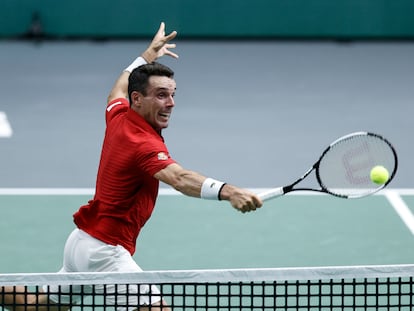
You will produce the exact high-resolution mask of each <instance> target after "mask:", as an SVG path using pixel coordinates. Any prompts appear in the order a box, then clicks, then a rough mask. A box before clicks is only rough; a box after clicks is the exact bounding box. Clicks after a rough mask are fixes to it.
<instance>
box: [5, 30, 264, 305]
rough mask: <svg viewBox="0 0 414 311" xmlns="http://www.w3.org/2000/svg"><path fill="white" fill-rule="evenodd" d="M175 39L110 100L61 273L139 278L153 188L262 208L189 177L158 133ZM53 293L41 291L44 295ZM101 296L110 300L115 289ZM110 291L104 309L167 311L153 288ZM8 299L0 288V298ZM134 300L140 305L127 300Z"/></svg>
mask: <svg viewBox="0 0 414 311" xmlns="http://www.w3.org/2000/svg"><path fill="white" fill-rule="evenodd" d="M176 35H177V33H176V32H175V31H173V32H171V33H170V34H168V35H166V34H165V25H164V23H161V25H160V28H159V30H158V32H157V33H156V34H155V36H154V38H153V40H152V42H151V43H150V45H149V46H148V48H147V49H146V50H145V51H144V52H143V54H142V55H141V56H140V57H138V58H136V59H135V60H134V61H133V62H132V63H131V64H130V65H129V66H128V67H127V68H126V69H125V70H124V71H123V72H122V73H121V75H120V76H119V78H118V79H117V80H116V82H115V84H114V86H113V88H112V90H111V92H110V94H109V97H108V101H107V106H106V132H105V138H104V143H103V147H102V153H101V159H100V164H99V169H98V174H97V181H96V189H95V190H96V191H95V196H94V198H93V200H91V201H89V202H88V204H87V205H84V206H82V207H80V209H79V210H78V211H77V212H76V213H75V214H74V222H75V224H76V227H77V228H76V229H75V230H74V231H73V232H72V233H71V234H70V236H69V237H68V240H67V242H66V245H65V250H64V260H63V267H62V268H61V270H60V272H65V273H67V272H100V271H108V272H140V271H142V270H141V268H140V267H139V266H138V265H137V263H136V262H135V261H134V260H133V258H132V255H133V254H134V252H135V246H136V245H135V244H136V240H137V237H138V235H139V233H140V230H141V229H142V227H143V226H144V224H145V223H146V221H147V220H148V219H149V218H150V216H151V213H152V211H153V209H154V206H155V202H156V198H157V194H158V187H159V181H162V182H164V183H166V184H168V185H170V186H172V187H173V188H175V189H176V190H178V191H180V192H182V193H183V194H185V195H188V196H192V197H199V198H202V199H211V200H227V201H229V202H230V203H231V205H232V206H233V207H234V208H235V209H237V210H238V211H241V212H249V211H253V210H255V209H256V208H259V207H261V205H262V201H261V200H260V199H259V198H258V197H257V196H256V195H255V194H254V193H252V192H250V191H248V190H245V189H241V188H238V187H235V186H233V185H229V184H226V183H224V182H222V181H219V180H215V179H213V178H208V177H205V176H203V175H201V174H199V173H196V172H194V171H191V170H187V169H185V168H183V167H181V166H180V165H179V164H178V163H177V162H176V161H175V160H174V159H172V158H171V156H170V154H169V152H168V149H167V147H166V145H165V143H164V140H163V137H162V136H161V132H162V130H163V129H165V128H167V127H168V124H169V120H170V117H171V113H172V111H173V108H174V106H175V101H174V95H175V91H176V82H175V80H174V72H173V71H172V70H171V69H170V68H169V67H167V66H165V65H162V64H160V63H157V62H155V60H157V59H158V58H159V57H161V56H164V55H167V56H171V57H173V58H178V55H177V54H175V53H173V52H172V51H171V49H173V48H175V44H173V43H170V41H171V40H172V39H174V38H175V37H176ZM18 290H19V291H23V289H22V288H19V289H18ZM56 290H57V288H53V287H51V288H49V287H44V291H45V292H49V293H51V292H53V291H56ZM67 290H68V289H67ZM72 290H73V288H72ZM95 290H96V288H95ZM100 290H101V291H102V292H103V291H104V290H106V292H113V291H114V290H115V287H114V288H110V286H106V288H105V289H104V288H101V289H100ZM116 290H117V293H119V295H118V296H117V295H111V296H108V297H107V301H106V303H107V304H109V305H115V300H116V305H117V307H118V309H120V310H125V309H129V310H134V309H140V310H146V309H147V308H148V307H149V306H151V310H161V309H162V310H168V307H167V306H166V304H165V302H164V301H163V299H162V298H161V295H160V292H159V289H158V288H156V287H155V286H148V285H146V286H142V285H141V286H140V287H139V288H138V286H132V285H129V286H128V288H126V287H123V288H122V287H119V286H118V287H117V289H116ZM11 291H12V289H11V288H7V287H6V288H3V293H9V292H11ZM63 291H65V289H63ZM127 291H128V295H129V296H128V295H125V293H126V292H127ZM138 292H139V293H140V295H139V297H138V296H137V295H135V296H134V295H133V294H134V293H138ZM68 293H69V290H68ZM26 296H27V295H26V294H22V295H18V296H16V297H15V298H12V297H11V296H9V295H5V296H4V298H3V299H4V301H3V302H2V304H3V305H6V306H7V305H10V304H11V303H12V300H10V299H16V300H17V301H18V302H23V299H27V301H28V302H29V303H33V304H34V303H35V301H36V299H39V297H31V296H30V297H29V298H27V297H26ZM48 296H49V298H48V299H47V298H46V295H42V296H41V297H40V298H41V300H40V301H44V300H49V299H50V300H51V301H52V302H54V303H57V302H59V304H60V305H61V304H64V305H65V304H67V305H68V307H69V305H71V304H76V303H77V302H79V300H80V299H81V297H80V296H76V295H65V294H64V292H63V293H62V292H61V293H60V294H58V295H55V294H52V295H48ZM0 297H1V295H0ZM0 299H1V298H0ZM127 305H128V306H127ZM37 307H39V303H38V306H37ZM17 309H18V308H17ZM26 310H27V307H26ZM60 310H62V306H60Z"/></svg>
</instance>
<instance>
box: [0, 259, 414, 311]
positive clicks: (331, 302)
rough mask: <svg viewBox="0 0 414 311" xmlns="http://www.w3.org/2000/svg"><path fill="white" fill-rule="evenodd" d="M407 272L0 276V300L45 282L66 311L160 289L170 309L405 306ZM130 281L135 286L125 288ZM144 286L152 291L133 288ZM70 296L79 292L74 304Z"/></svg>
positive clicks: (113, 305) (119, 304) (105, 305)
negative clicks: (17, 288) (8, 288)
mask: <svg viewBox="0 0 414 311" xmlns="http://www.w3.org/2000/svg"><path fill="white" fill-rule="evenodd" d="M413 277H414V265H382V266H373V265H372V266H347V267H315V268H309V267H306V268H276V269H230V270H177V271H148V272H141V273H115V272H111V273H70V274H55V273H46V274H2V275H0V286H2V288H3V293H2V294H0V301H4V299H5V294H4V286H12V288H14V286H17V285H24V286H25V288H26V289H27V293H26V292H25V293H23V294H24V295H26V294H28V293H29V292H30V293H38V292H39V291H40V289H41V288H42V285H45V284H46V285H50V286H51V287H50V288H49V292H47V294H46V295H48V297H49V296H50V295H57V296H56V297H58V298H57V304H59V305H66V304H68V305H70V306H71V307H72V310H103V309H105V310H115V309H119V310H127V309H128V310H133V309H135V308H136V307H137V305H136V302H135V301H134V300H129V298H128V299H124V298H125V295H128V296H129V297H136V298H137V299H138V300H140V299H141V297H140V296H141V295H142V296H145V295H146V296H148V295H149V296H151V295H153V296H154V297H155V298H157V297H159V295H161V296H162V297H163V299H164V301H165V302H166V303H167V304H168V306H169V307H170V309H171V310H412V309H413V306H414V303H413V300H414V297H413V296H414V283H413ZM137 284H139V285H142V287H141V286H138V290H130V289H131V288H135V287H134V286H135V285H137ZM149 284H154V285H156V286H157V288H158V290H159V292H158V291H156V290H152V289H149V293H141V292H140V291H141V289H142V288H144V287H146V288H147V289H148V288H151V286H148V285H149ZM53 286H55V288H56V290H55V291H53V292H52V290H51V288H52V287H53ZM13 295H14V296H16V297H17V296H18V295H22V293H14V294H12V296H13ZM62 297H63V298H62ZM65 297H66V298H65ZM68 297H69V298H68ZM67 298H68V299H69V300H68V301H69V302H68V301H67V300H65V299H67ZM75 298H81V299H80V301H79V302H78V303H77V304H74V302H73V301H75V300H76V299H75ZM17 300H18V299H14V300H13V303H14V304H15V305H13V306H12V307H13V308H15V307H17V304H19V303H18V302H17ZM131 301H133V302H131ZM26 304H28V302H27V299H26V302H24V303H23V304H22V305H21V306H20V307H22V310H28V309H29V308H25V307H26ZM35 305H36V308H34V309H33V310H48V309H49V307H50V306H51V304H50V303H45V304H43V303H41V302H40V300H38V301H37V302H35ZM0 309H1V307H0Z"/></svg>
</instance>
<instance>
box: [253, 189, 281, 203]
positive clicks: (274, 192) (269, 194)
mask: <svg viewBox="0 0 414 311" xmlns="http://www.w3.org/2000/svg"><path fill="white" fill-rule="evenodd" d="M284 194H285V191H284V189H283V187H280V188H273V189H270V190H267V191H264V192H262V193H259V194H258V197H259V198H260V199H261V200H262V201H267V200H270V199H273V198H277V197H280V196H281V195H284Z"/></svg>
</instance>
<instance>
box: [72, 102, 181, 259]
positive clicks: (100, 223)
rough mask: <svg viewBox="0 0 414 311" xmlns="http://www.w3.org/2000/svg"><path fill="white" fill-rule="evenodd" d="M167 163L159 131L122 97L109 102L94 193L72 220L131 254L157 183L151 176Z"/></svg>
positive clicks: (149, 209)
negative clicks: (92, 197) (91, 198)
mask: <svg viewBox="0 0 414 311" xmlns="http://www.w3.org/2000/svg"><path fill="white" fill-rule="evenodd" d="M172 163H175V161H174V160H173V159H172V158H171V157H170V155H169V152H168V149H167V147H166V146H165V144H164V139H163V138H162V136H161V135H160V134H159V133H158V132H157V131H156V130H154V129H153V128H152V127H151V126H150V125H149V124H148V123H147V122H146V121H145V120H144V118H143V117H141V116H140V115H139V114H138V113H136V112H135V111H134V110H132V109H131V108H130V107H129V102H128V101H127V100H126V99H116V100H114V101H112V102H110V103H109V104H108V106H107V109H106V132H105V139H104V143H103V147H102V153H101V159H100V163H99V170H98V175H97V181H96V189H95V196H94V199H93V200H91V201H89V203H88V204H87V205H84V206H82V207H81V208H80V209H79V210H78V211H77V212H76V213H75V214H74V221H75V224H76V225H77V226H78V228H79V229H82V230H84V231H85V232H87V233H89V234H90V235H91V236H93V237H95V238H97V239H99V240H101V241H103V242H105V243H108V244H111V245H122V246H123V247H125V248H126V249H127V250H128V251H129V252H130V253H131V255H132V254H134V252H135V244H136V239H137V237H138V234H139V232H140V230H141V228H142V227H143V226H144V224H145V223H146V221H147V220H148V219H149V217H150V216H151V213H152V211H153V209H154V206H155V202H156V198H157V195H158V186H159V182H158V180H157V179H156V178H154V177H153V176H154V174H155V173H157V172H158V171H160V170H162V169H164V168H165V167H167V166H168V165H170V164H172Z"/></svg>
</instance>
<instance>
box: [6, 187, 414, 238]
mask: <svg viewBox="0 0 414 311" xmlns="http://www.w3.org/2000/svg"><path fill="white" fill-rule="evenodd" d="M250 190H252V191H253V192H255V193H260V192H263V191H266V190H269V189H268V188H251V189H250ZM94 193H95V189H94V188H0V195H89V196H93V195H94ZM159 194H160V195H182V194H181V193H180V192H178V191H176V190H174V189H172V188H160V190H159ZM305 194H308V195H309V194H310V193H309V192H306V193H305V192H304V193H297V194H290V195H305ZM311 194H312V195H325V194H318V193H316V194H315V193H311ZM375 195H383V196H385V197H386V198H387V199H388V201H389V202H390V204H391V206H392V207H393V208H394V210H395V211H396V213H397V214H398V215H399V216H400V218H401V219H402V221H403V222H404V223H405V225H406V226H407V228H408V229H409V230H410V231H411V233H412V234H413V235H414V215H413V214H412V213H411V211H410V209H409V208H408V206H407V205H406V204H405V202H404V201H403V200H402V199H401V195H414V189H408V188H407V189H390V190H382V191H379V192H377V193H375Z"/></svg>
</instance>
